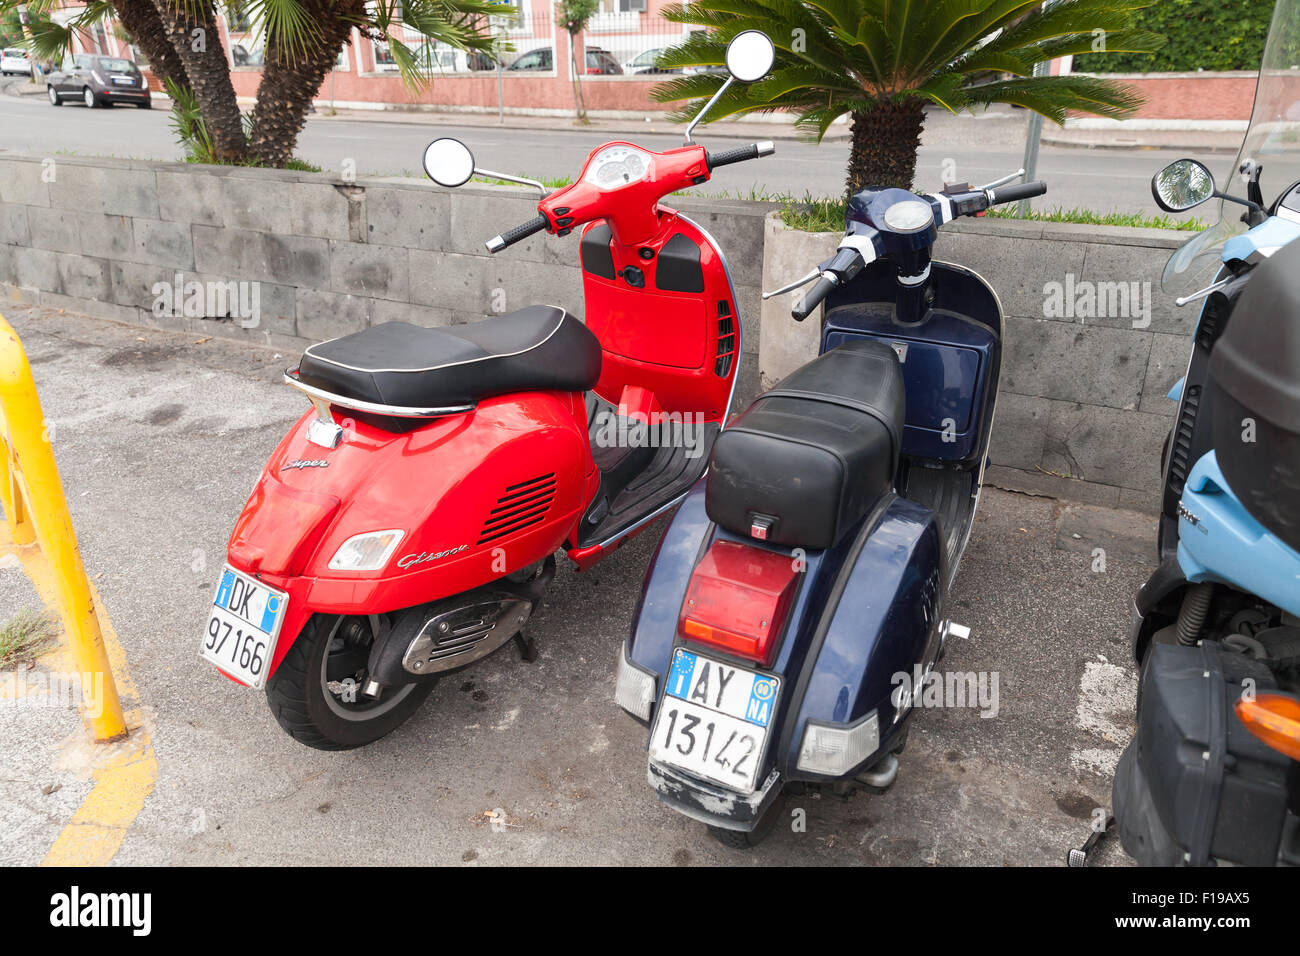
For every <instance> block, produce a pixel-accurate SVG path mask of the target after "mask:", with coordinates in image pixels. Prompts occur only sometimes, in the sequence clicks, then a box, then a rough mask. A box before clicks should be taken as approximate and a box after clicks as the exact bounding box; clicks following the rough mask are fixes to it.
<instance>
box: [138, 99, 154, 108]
mask: <svg viewBox="0 0 1300 956" xmlns="http://www.w3.org/2000/svg"><path fill="white" fill-rule="evenodd" d="M135 105H136V106H137V107H139V108H140V109H142V110H151V109H153V99H152V98H151V99H147V100H145V101H144V102H143V103H136V104H135Z"/></svg>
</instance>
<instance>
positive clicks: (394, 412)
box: [284, 368, 474, 418]
mask: <svg viewBox="0 0 1300 956" xmlns="http://www.w3.org/2000/svg"><path fill="white" fill-rule="evenodd" d="M284 381H285V384H287V385H292V386H293V387H294V388H296V389H298V390H299V391H300V392H303V393H304V394H306V396H307V397H308V398H310V399H311V400H312V404H313V405H316V406H317V409H318V410H319V408H320V405H319V404H317V403H320V402H323V403H325V404H327V405H337V406H339V407H340V408H347V409H351V410H352V411H354V412H370V413H371V414H374V415H386V416H388V417H390V418H442V417H443V416H445V415H461V414H463V413H465V412H472V411H473V410H474V405H473V404H472V403H471V404H469V405H447V406H443V407H441V408H411V407H408V406H405V405H381V404H379V403H377V402H365V401H362V400H361V399H357V398H348V397H346V396H344V395H335V394H334V393H333V392H327V391H325V390H324V389H323V388H317V387H316V386H314V385H308V384H307V383H306V382H304V381H302V379H300V378H299V377H298V370H297V369H296V368H291V369H289V370H288V371H286V372H285V373H284Z"/></svg>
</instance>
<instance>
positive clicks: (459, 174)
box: [424, 137, 474, 186]
mask: <svg viewBox="0 0 1300 956" xmlns="http://www.w3.org/2000/svg"><path fill="white" fill-rule="evenodd" d="M424 171H425V172H426V173H428V175H429V178H430V179H432V180H433V181H434V182H435V183H437V184H438V185H439V186H463V185H465V184H466V183H467V182H469V180H470V177H471V176H473V175H474V154H473V153H471V152H470V151H469V147H468V146H466V145H465V144H464V143H462V142H461V141H460V140H458V139H451V138H450V137H443V138H442V139H435V140H434V141H433V142H432V143H430V144H429V145H428V146H426V147H425V148H424Z"/></svg>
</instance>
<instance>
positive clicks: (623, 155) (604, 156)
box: [586, 146, 650, 189]
mask: <svg viewBox="0 0 1300 956" xmlns="http://www.w3.org/2000/svg"><path fill="white" fill-rule="evenodd" d="M649 172H650V154H649V153H647V152H645V151H644V150H641V149H637V148H636V147H635V146H607V147H605V148H604V149H602V150H601V151H600V152H598V153H597V154H596V155H595V156H593V157H592V158H591V162H590V163H588V164H587V175H586V179H587V181H588V182H591V183H595V184H596V185H597V186H600V187H601V188H602V189H617V188H618V187H620V186H625V185H627V184H628V183H634V182H638V181H639V180H641V179H644V178H645V176H646V175H647V174H648V173H649Z"/></svg>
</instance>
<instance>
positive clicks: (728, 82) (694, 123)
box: [686, 76, 736, 146]
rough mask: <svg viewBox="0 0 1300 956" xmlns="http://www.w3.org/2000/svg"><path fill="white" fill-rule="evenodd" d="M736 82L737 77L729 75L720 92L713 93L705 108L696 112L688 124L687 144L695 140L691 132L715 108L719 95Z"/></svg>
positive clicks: (719, 88)
mask: <svg viewBox="0 0 1300 956" xmlns="http://www.w3.org/2000/svg"><path fill="white" fill-rule="evenodd" d="M735 82H736V78H735V77H734V76H728V77H727V80H726V82H725V83H723V84H722V85H721V86H719V87H718V92H716V93H714V94H713V98H712V99H710V100H709V101H708V102H707V103H705V104H704V108H703V109H701V110H700V111H699V112H698V113H696V114H695V116H694V117H693V118H692V119H691V121H690V122H689V123H688V124H686V145H687V146H689V145H691V144H692V143H694V142H695V140H693V139H691V133H692V131H693V130H694V129H695V127H696V126H697V125H699V122H700V120H702V119H704V114H705V113H707V112H708V111H709V110H711V109H713V104H714V103H716V102H718V97H720V96H721V95H722V94H723V93H725V92H727V89H728V88H729V87H730V86H731V84H732V83H735Z"/></svg>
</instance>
